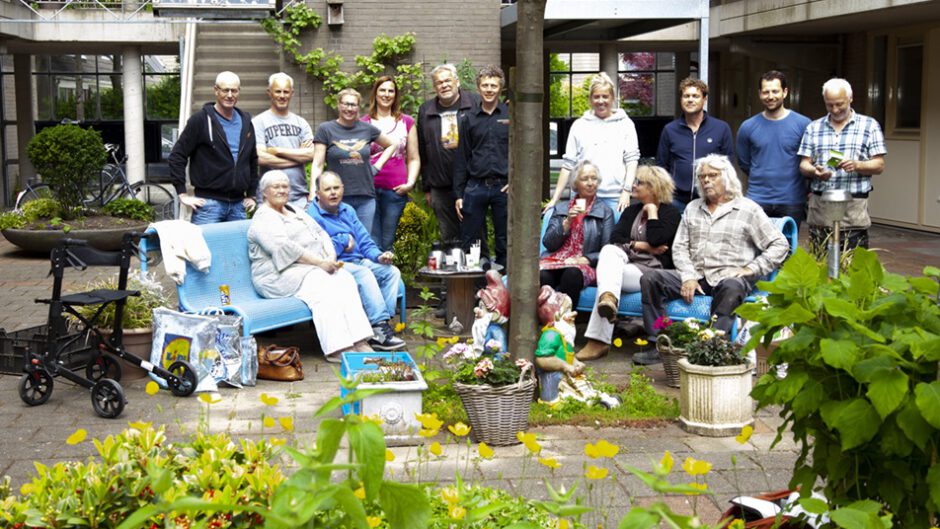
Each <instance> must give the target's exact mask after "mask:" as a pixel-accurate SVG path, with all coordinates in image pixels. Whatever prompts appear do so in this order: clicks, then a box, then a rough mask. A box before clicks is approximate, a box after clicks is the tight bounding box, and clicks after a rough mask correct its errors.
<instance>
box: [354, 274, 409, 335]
mask: <svg viewBox="0 0 940 529" xmlns="http://www.w3.org/2000/svg"><path fill="white" fill-rule="evenodd" d="M343 268H345V269H346V270H348V271H349V273H350V274H352V276H353V279H355V280H356V285H357V286H358V287H359V297H360V298H362V308H363V309H364V310H365V311H366V317H367V318H369V323H371V324H372V325H373V326H375V325H378V324H380V323H384V322H387V321H388V320H390V319H391V318H392V316H394V315H395V305H396V303H397V302H398V289H399V286H398V284H399V282H400V281H401V272H399V271H398V268H395V266H394V265H384V264H381V263H376V262H374V261H370V260H368V259H357V260H353V261H346V265H345V266H343Z"/></svg>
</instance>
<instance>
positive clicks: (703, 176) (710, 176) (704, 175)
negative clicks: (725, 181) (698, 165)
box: [698, 173, 721, 182]
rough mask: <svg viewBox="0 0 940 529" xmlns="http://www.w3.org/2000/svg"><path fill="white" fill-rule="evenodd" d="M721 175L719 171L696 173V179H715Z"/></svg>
mask: <svg viewBox="0 0 940 529" xmlns="http://www.w3.org/2000/svg"><path fill="white" fill-rule="evenodd" d="M719 177H721V173H701V174H699V175H698V179H699V180H701V181H702V182H704V181H705V180H715V179H717V178H719Z"/></svg>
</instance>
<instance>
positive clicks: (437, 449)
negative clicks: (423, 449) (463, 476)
mask: <svg viewBox="0 0 940 529" xmlns="http://www.w3.org/2000/svg"><path fill="white" fill-rule="evenodd" d="M428 450H429V451H430V452H431V453H432V454H434V455H436V456H439V455H441V454H443V453H444V448H442V447H441V443H438V442H437V441H434V442H433V443H431V446H430V447H428Z"/></svg>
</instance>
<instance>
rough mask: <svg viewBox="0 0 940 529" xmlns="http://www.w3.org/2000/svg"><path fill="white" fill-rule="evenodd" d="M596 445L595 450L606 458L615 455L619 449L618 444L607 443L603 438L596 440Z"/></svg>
mask: <svg viewBox="0 0 940 529" xmlns="http://www.w3.org/2000/svg"><path fill="white" fill-rule="evenodd" d="M596 446H597V452H598V453H599V454H600V455H601V457H606V458H608V459H610V458H613V457H614V456H615V455H617V452H619V451H620V447H619V446H617V445H615V444H611V443H608V442H607V441H605V440H603V439H601V440H600V441H598V442H597V445H596Z"/></svg>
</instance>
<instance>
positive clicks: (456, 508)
mask: <svg viewBox="0 0 940 529" xmlns="http://www.w3.org/2000/svg"><path fill="white" fill-rule="evenodd" d="M447 515H448V516H450V517H451V518H453V519H454V520H463V518H464V516H466V515H467V509H464V508H463V507H461V506H460V505H451V506H450V507H448V508H447Z"/></svg>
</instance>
